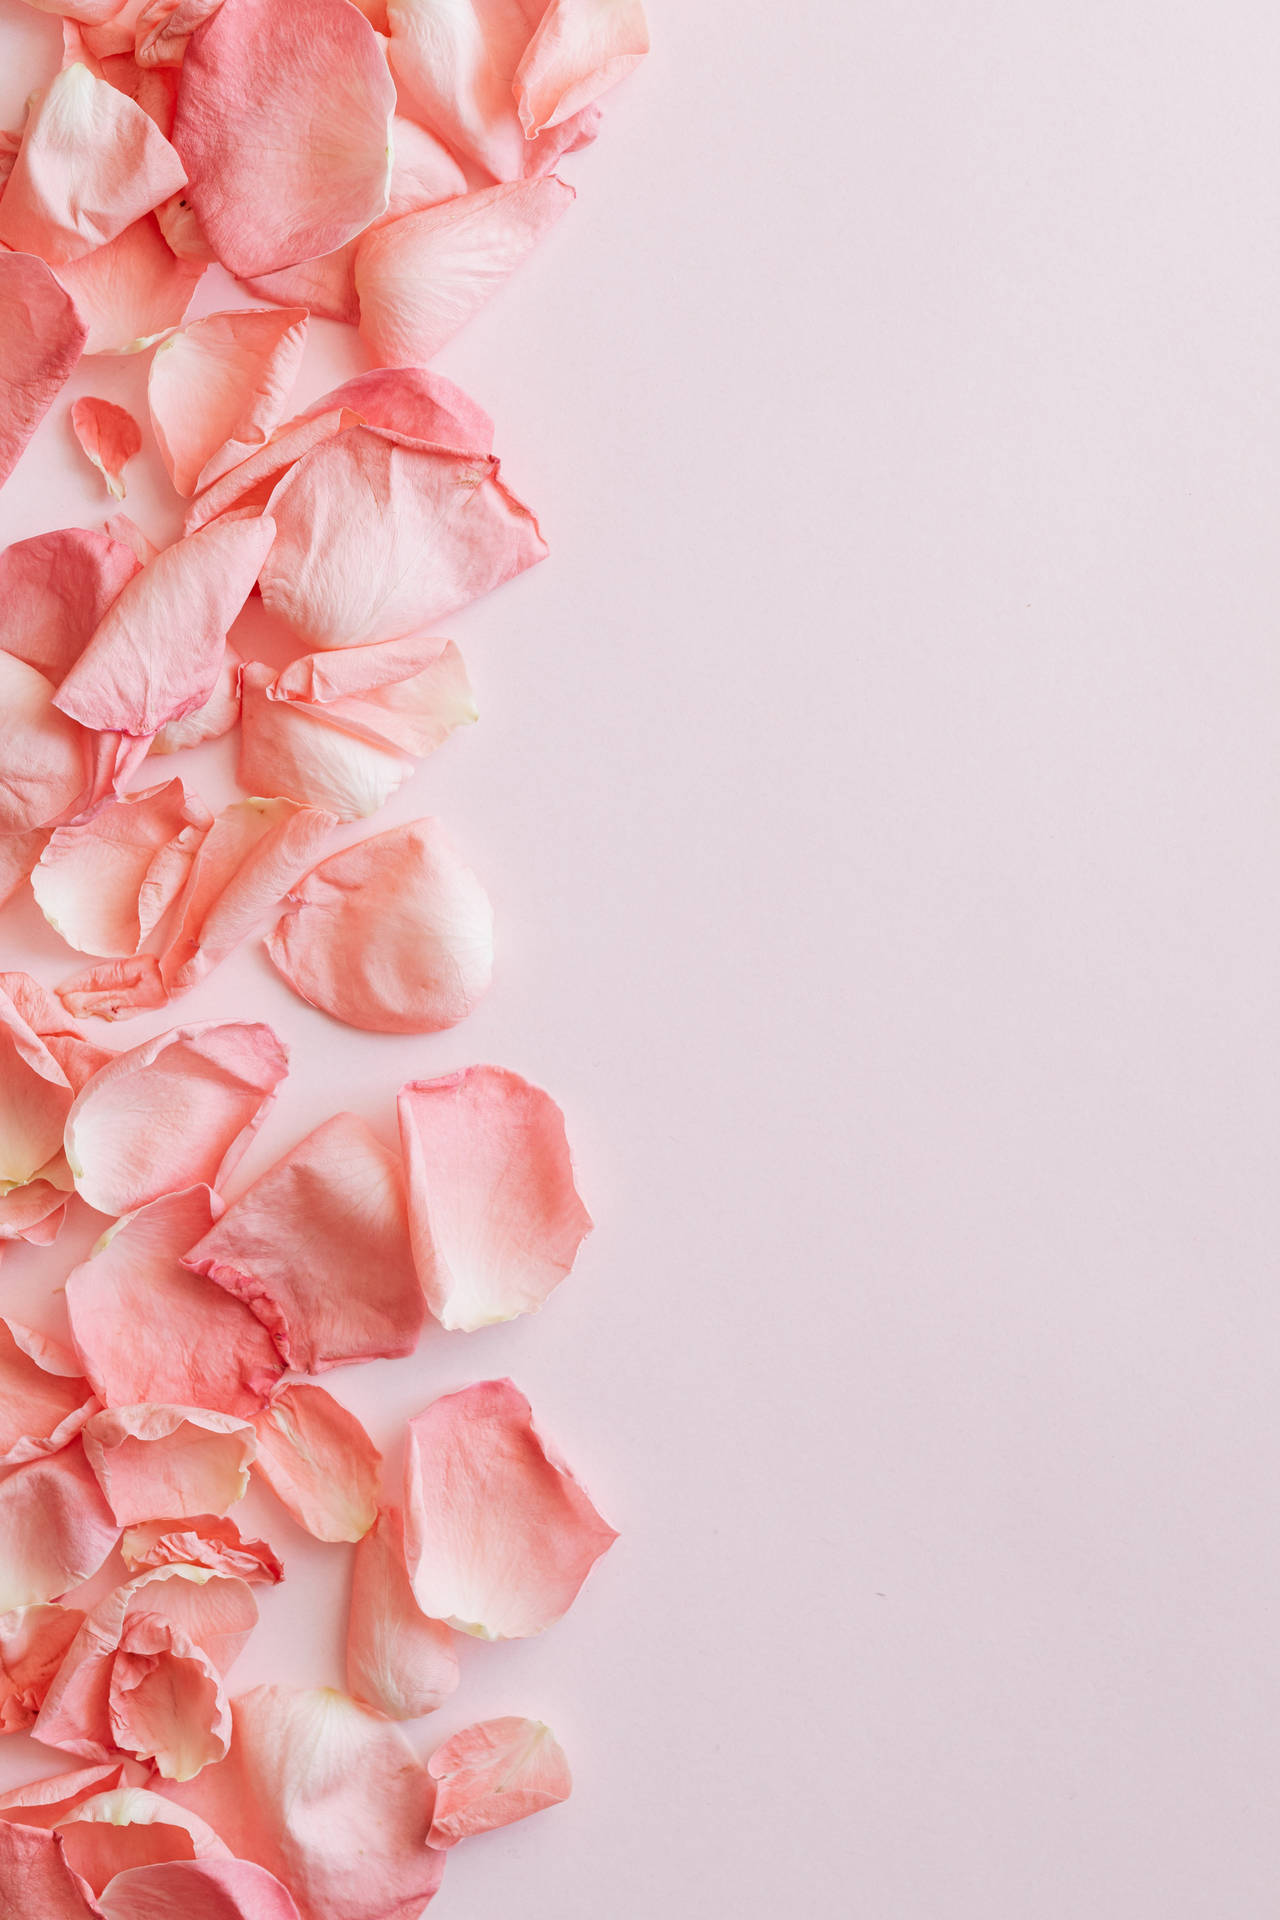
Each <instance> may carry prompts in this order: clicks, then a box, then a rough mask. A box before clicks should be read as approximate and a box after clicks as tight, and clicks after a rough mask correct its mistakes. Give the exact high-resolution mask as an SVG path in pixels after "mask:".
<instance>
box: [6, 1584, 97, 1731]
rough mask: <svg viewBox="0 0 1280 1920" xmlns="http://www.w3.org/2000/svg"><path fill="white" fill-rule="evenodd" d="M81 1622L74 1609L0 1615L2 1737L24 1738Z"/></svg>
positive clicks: (40, 1609) (20, 1610) (19, 1610)
mask: <svg viewBox="0 0 1280 1920" xmlns="http://www.w3.org/2000/svg"><path fill="white" fill-rule="evenodd" d="M83 1619H84V1615H83V1613H81V1612H79V1611H78V1609H77V1608H75V1607H57V1606H43V1607H17V1608H15V1609H14V1611H13V1612H11V1613H0V1733H25V1732H26V1731H27V1729H28V1728H29V1727H31V1726H32V1725H33V1724H34V1721H35V1717H36V1715H37V1714H38V1713H39V1711H40V1704H41V1702H42V1701H43V1699H44V1697H45V1695H46V1693H48V1691H49V1684H50V1682H51V1681H52V1679H53V1676H54V1674H55V1673H56V1672H57V1671H58V1668H59V1667H60V1666H61V1665H62V1661H63V1656H64V1655H65V1653H66V1651H67V1648H68V1647H69V1646H70V1645H71V1642H72V1641H73V1640H74V1639H75V1637H76V1634H77V1633H78V1632H79V1630H80V1623H81V1621H82V1620H83Z"/></svg>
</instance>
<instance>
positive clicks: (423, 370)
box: [37, 367, 493, 664]
mask: <svg viewBox="0 0 1280 1920" xmlns="http://www.w3.org/2000/svg"><path fill="white" fill-rule="evenodd" d="M344 407H345V408H347V409H348V410H349V411H350V412H351V413H354V414H359V416H360V419H361V420H362V421H363V422H364V423H365V425H366V426H370V427H385V428H386V429H387V430H388V431H389V432H391V433H399V434H403V435H404V437H405V439H407V440H425V441H427V442H428V443H429V444H430V445H432V446H437V447H451V448H453V449H454V450H455V451H457V452H459V453H471V454H481V455H484V454H490V453H492V452H493V421H492V420H491V419H490V418H489V416H488V414H487V413H486V412H485V410H484V408H483V407H481V406H478V405H477V404H476V402H475V401H474V400H473V399H472V398H471V396H470V395H469V394H466V393H464V392H463V391H462V388H461V387H459V386H455V385H454V383H453V381H452V380H446V379H445V377H444V375H443V374H442V373H433V372H432V370H431V369H430V368H429V367H374V368H373V369H372V370H371V371H370V372H369V373H358V374H356V376H355V378H354V379H352V380H346V381H344V382H343V384H342V385H341V386H340V387H335V389H334V391H333V392H332V393H326V394H325V395H324V397H323V399H321V400H317V401H316V402H315V403H314V405H312V406H310V407H309V408H308V409H307V411H306V413H304V414H303V415H301V418H302V419H303V420H307V419H311V418H313V417H314V416H315V415H317V414H326V415H327V414H329V413H331V412H332V411H333V410H334V409H335V408H344ZM37 664H39V663H38V662H37Z"/></svg>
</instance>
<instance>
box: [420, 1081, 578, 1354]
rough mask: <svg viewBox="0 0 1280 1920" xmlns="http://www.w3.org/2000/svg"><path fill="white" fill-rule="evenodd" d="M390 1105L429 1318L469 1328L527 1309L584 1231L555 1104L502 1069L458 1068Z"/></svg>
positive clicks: (539, 1299)
mask: <svg viewBox="0 0 1280 1920" xmlns="http://www.w3.org/2000/svg"><path fill="white" fill-rule="evenodd" d="M399 1108H400V1141H401V1145H402V1147H403V1149H404V1159H405V1167H406V1170H407V1172H408V1176H409V1200H410V1212H409V1221H410V1229H411V1231H412V1234H413V1250H414V1255H415V1257H416V1259H417V1262H418V1272H419V1274H420V1275H421V1276H422V1284H423V1288H424V1290H425V1292H426V1296H427V1302H428V1305H429V1306H430V1308H431V1311H432V1313H434V1314H435V1316H436V1318H437V1320H439V1321H440V1323H441V1325H442V1326H445V1327H449V1328H461V1329H463V1330H464V1331H467V1332H472V1331H474V1329H475V1328H477V1327H486V1326H490V1325H492V1324H493V1323H494V1322H495V1321H498V1320H512V1319H514V1318H515V1316H516V1315H517V1314H521V1313H533V1312H536V1310H537V1309H538V1308H539V1307H540V1306H541V1305H542V1303H543V1301H544V1300H545V1299H546V1298H547V1295H548V1294H549V1293H550V1292H551V1290H552V1288H553V1287H556V1286H558V1285H559V1283H560V1281H561V1280H563V1278H564V1276H565V1274H566V1273H568V1271H569V1269H570V1267H571V1266H572V1265H573V1262H574V1258H575V1256H576V1255H577V1251H578V1248H579V1246H580V1245H581V1244H582V1241H583V1239H584V1238H585V1237H586V1235H587V1234H588V1233H589V1232H590V1231H591V1216H590V1214H589V1213H588V1212H587V1210H586V1208H585V1207H584V1206H583V1204H582V1201H581V1199H580V1198H579V1196H578V1192H577V1189H576V1187H575V1186H574V1183H573V1162H572V1160H571V1159H570V1157H569V1143H568V1141H567V1140H566V1138H565V1131H564V1115H563V1114H562V1113H561V1111H560V1109H559V1107H558V1106H557V1105H556V1103H555V1101H554V1100H553V1099H552V1098H551V1096H550V1094H546V1093H543V1092H542V1090H541V1088H539V1087H534V1086H531V1085H530V1084H529V1082H528V1081H527V1080H522V1079H521V1078H520V1075H519V1074H518V1073H510V1072H508V1071H507V1069H506V1068H505V1067H465V1068H463V1070H462V1071H461V1072H460V1073H450V1074H446V1075H445V1076H444V1077H443V1078H442V1079H439V1080H416V1081H413V1082H411V1083H410V1085H409V1086H407V1087H403V1088H402V1089H401V1091H400V1099H399Z"/></svg>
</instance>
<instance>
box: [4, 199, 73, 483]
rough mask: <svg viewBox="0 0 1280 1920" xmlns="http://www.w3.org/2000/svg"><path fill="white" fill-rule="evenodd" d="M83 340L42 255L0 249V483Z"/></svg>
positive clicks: (70, 305)
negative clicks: (39, 257)
mask: <svg viewBox="0 0 1280 1920" xmlns="http://www.w3.org/2000/svg"><path fill="white" fill-rule="evenodd" d="M7 194H8V188H7V187H6V188H5V195H6V196H7ZM2 204H3V199H2V198H0V205H2ZM87 344H88V329H87V327H86V325H85V322H84V321H83V320H82V319H81V317H80V314H79V313H78V312H77V309H76V304H75V302H74V301H73V299H72V296H71V294H70V293H69V292H68V291H67V289H66V288H65V287H62V286H60V285H59V284H58V281H57V280H56V279H55V278H54V276H53V273H52V271H51V270H50V269H49V268H48V267H47V266H46V265H45V263H44V261H43V260H37V259H36V257H35V255H34V254H30V253H4V252H0V486H3V484H4V482H5V481H6V480H7V479H8V478H9V475H10V474H11V473H12V472H13V469H14V468H15V467H16V466H17V464H18V460H19V457H20V455H21V453H22V450H23V448H24V447H25V446H26V444H27V442H28V440H29V439H30V438H31V436H32V434H33V433H34V432H35V430H36V428H37V427H38V426H39V424H40V422H41V421H42V420H43V419H44V416H45V414H46V413H48V411H49V408H50V407H51V406H52V405H53V402H54V399H55V397H56V396H57V395H58V393H60V392H61V390H62V388H63V386H64V385H65V383H66V380H67V377H68V375H69V374H70V372H71V369H72V368H73V367H74V366H75V364H76V361H77V360H78V359H79V358H80V355H81V353H82V352H84V351H86V350H87Z"/></svg>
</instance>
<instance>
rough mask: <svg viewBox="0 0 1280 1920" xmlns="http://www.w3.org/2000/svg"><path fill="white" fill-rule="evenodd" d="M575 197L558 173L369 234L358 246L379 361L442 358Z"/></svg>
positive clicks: (367, 327) (371, 342)
mask: <svg viewBox="0 0 1280 1920" xmlns="http://www.w3.org/2000/svg"><path fill="white" fill-rule="evenodd" d="M573 198H574V193H573V188H572V187H569V186H566V185H565V183H564V181H563V180H560V179H557V177H556V176H555V175H554V174H549V175H546V176H544V177H543V178H541V179H538V180H520V181H515V182H513V183H512V184H511V185H508V186H499V187H486V188H484V189H483V190H482V191H481V192H479V193H468V194H463V195H462V196H461V197H460V198H458V199H456V200H445V201H443V202H441V204H440V205H439V206H435V207H425V208H423V209H422V211H421V212H418V213H408V214H406V215H405V216H404V217H403V219H400V220H393V221H392V222H391V223H390V225H388V226H385V227H379V228H377V229H376V230H375V231H374V232H372V233H367V234H366V235H365V236H364V238H363V240H362V241H361V242H360V245H359V248H358V250H357V252H356V267H355V274H356V292H357V293H358V294H359V296H360V334H361V337H362V339H363V340H364V341H365V343H366V345H367V346H368V348H369V351H370V352H371V353H372V355H373V357H374V359H375V360H379V361H381V363H382V365H383V366H386V367H397V366H402V365H404V364H406V363H408V362H413V363H415V364H418V363H421V362H423V361H426V360H430V359H432V358H433V357H434V356H435V355H436V354H437V353H439V351H440V349H441V347H443V346H445V345H446V344H447V343H448V342H449V341H450V340H452V338H453V336H454V334H455V333H457V332H458V330H459V329H460V328H461V327H464V326H465V325H466V323H467V321H468V320H470V319H471V318H472V316H473V315H475V314H477V313H478V312H479V311H480V309H481V307H483V306H485V305H486V304H487V303H488V301H489V300H490V299H492V297H493V295H494V294H495V293H496V292H497V290H498V288H499V287H500V286H501V285H502V283H503V281H504V280H506V279H507V278H508V277H509V276H510V275H511V274H512V273H514V272H515V270H516V268H517V267H518V266H519V265H520V264H521V262H522V261H523V260H525V259H526V258H527V256H528V255H529V254H530V253H532V251H533V249H534V248H535V247H536V246H537V244H538V242H539V240H541V239H542V237H543V235H544V234H545V233H546V232H547V231H548V230H549V229H550V228H551V227H553V226H554V225H555V223H556V221H557V220H558V219H559V218H560V216H561V214H562V213H565V212H566V211H567V210H568V208H569V206H570V205H571V203H572V201H573Z"/></svg>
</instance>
